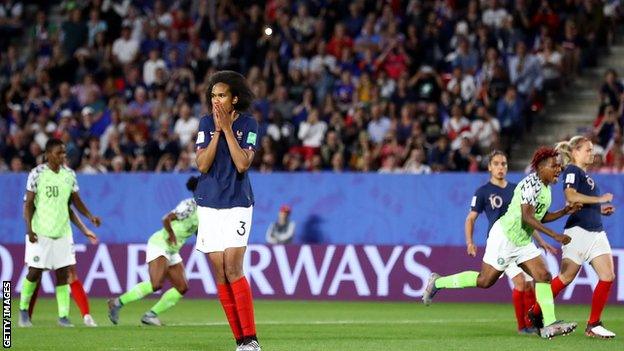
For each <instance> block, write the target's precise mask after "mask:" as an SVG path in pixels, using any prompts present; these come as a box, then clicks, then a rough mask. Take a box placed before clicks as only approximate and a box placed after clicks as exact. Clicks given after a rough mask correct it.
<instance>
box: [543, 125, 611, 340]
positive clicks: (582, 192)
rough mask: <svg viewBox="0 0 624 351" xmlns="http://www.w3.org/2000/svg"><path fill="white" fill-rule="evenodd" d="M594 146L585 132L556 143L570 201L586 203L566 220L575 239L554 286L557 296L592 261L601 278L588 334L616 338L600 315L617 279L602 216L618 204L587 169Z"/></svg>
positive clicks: (565, 251) (566, 251) (567, 229)
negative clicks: (563, 166)
mask: <svg viewBox="0 0 624 351" xmlns="http://www.w3.org/2000/svg"><path fill="white" fill-rule="evenodd" d="M593 148H594V147H593V145H592V142H591V141H590V140H589V139H588V138H586V137H584V136H575V137H573V138H572V139H570V140H569V141H567V142H561V143H559V144H558V145H557V147H556V149H557V150H558V151H559V152H560V153H561V154H562V155H563V156H564V157H563V158H564V165H566V167H565V169H564V171H563V177H562V179H564V183H563V192H564V194H565V198H566V201H568V202H580V203H582V204H584V206H583V208H582V209H581V210H580V211H578V212H577V213H574V214H572V215H571V216H570V217H568V220H567V221H566V224H565V229H564V234H565V235H567V236H569V237H570V238H572V242H570V244H568V245H566V246H564V247H563V249H562V251H563V254H562V262H561V272H560V273H559V276H557V277H555V279H553V280H552V283H551V287H552V293H553V296H557V295H558V294H559V293H560V292H561V291H562V290H563V289H564V288H565V287H566V286H567V285H568V284H570V282H572V280H573V279H574V277H576V275H577V273H578V272H579V270H580V269H581V265H582V264H583V263H584V262H589V263H591V265H592V267H594V270H595V271H596V274H598V278H599V279H600V281H599V282H598V285H596V288H595V289H594V295H593V297H592V305H591V312H590V314H589V320H588V321H587V327H586V328H585V335H587V336H591V337H599V338H614V337H615V333H613V332H612V331H610V330H608V329H606V328H605V327H604V326H603V325H602V321H601V320H600V315H601V314H602V310H603V309H604V307H605V305H606V303H607V299H608V298H609V290H610V289H611V285H612V283H613V280H614V279H615V272H614V269H613V256H612V254H611V245H609V240H608V239H607V234H606V233H605V231H604V228H603V226H602V217H601V216H610V215H612V214H613V212H614V211H615V207H614V206H613V205H611V204H609V203H610V202H611V201H613V194H610V193H605V194H602V195H600V189H599V188H598V185H597V184H596V182H595V181H594V180H593V178H591V177H590V176H589V175H588V174H587V173H586V172H587V167H589V166H590V165H591V164H592V163H593V162H594V160H593V159H594V154H593ZM533 312H534V313H539V306H535V308H534V309H533Z"/></svg>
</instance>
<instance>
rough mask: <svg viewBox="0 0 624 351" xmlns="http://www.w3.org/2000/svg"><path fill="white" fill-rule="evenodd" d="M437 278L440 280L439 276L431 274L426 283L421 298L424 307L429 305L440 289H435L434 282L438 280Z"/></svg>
mask: <svg viewBox="0 0 624 351" xmlns="http://www.w3.org/2000/svg"><path fill="white" fill-rule="evenodd" d="M438 278H440V275H439V274H438V273H431V275H430V276H429V280H428V281H427V287H426V288H425V292H424V293H423V296H422V302H423V303H424V304H425V306H429V305H431V300H432V299H433V297H434V296H435V294H437V293H438V291H440V289H438V288H436V287H435V282H436V280H438Z"/></svg>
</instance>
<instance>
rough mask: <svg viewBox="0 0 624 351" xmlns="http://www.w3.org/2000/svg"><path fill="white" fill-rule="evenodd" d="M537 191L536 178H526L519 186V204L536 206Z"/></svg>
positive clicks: (538, 186)
mask: <svg viewBox="0 0 624 351" xmlns="http://www.w3.org/2000/svg"><path fill="white" fill-rule="evenodd" d="M539 191H540V184H539V180H538V179H534V178H530V179H526V181H524V182H522V186H521V187H520V204H521V205H531V206H533V207H537V197H538V195H539Z"/></svg>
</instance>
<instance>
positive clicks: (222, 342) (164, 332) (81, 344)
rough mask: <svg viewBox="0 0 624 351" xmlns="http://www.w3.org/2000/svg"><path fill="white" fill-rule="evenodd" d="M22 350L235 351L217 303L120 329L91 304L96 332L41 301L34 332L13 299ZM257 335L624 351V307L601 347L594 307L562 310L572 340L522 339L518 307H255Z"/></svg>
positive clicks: (301, 341)
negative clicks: (572, 325)
mask: <svg viewBox="0 0 624 351" xmlns="http://www.w3.org/2000/svg"><path fill="white" fill-rule="evenodd" d="M13 300H14V301H13V302H14V305H13V307H14V308H13V317H14V318H13V322H14V324H13V339H12V341H13V347H12V348H13V349H15V350H61V349H62V350H88V351H94V350H215V351H216V350H227V351H233V350H234V349H235V345H234V342H233V340H232V338H231V333H230V330H229V327H228V325H227V322H226V321H225V317H224V315H223V311H222V310H221V306H220V305H219V303H218V302H217V301H215V300H191V299H188V300H182V301H181V302H180V303H179V304H178V305H177V306H175V307H174V308H173V309H172V310H170V311H168V312H167V313H165V314H163V315H162V316H161V320H162V321H163V322H164V323H166V324H167V326H166V327H162V328H158V327H146V326H141V325H140V322H139V320H140V317H141V315H142V314H143V312H145V311H146V310H147V309H149V307H150V306H151V305H152V304H153V303H154V302H155V300H150V299H146V300H143V301H139V302H136V303H133V304H129V305H128V306H125V307H124V309H123V310H122V312H121V321H120V325H118V326H113V325H111V323H110V321H109V320H108V317H107V311H106V306H105V305H106V302H105V300H103V299H91V308H92V315H93V316H94V318H95V319H96V321H97V322H98V323H99V325H100V327H98V328H86V327H84V326H82V320H81V319H80V316H79V314H78V311H77V308H76V307H75V306H74V305H72V313H71V316H70V317H71V319H72V321H73V322H74V323H75V324H76V325H77V327H76V328H71V329H62V328H60V327H57V326H56V324H55V323H56V303H55V301H54V300H53V299H41V300H40V301H38V304H37V309H36V311H35V316H34V318H33V324H34V327H33V328H30V329H23V328H18V327H17V326H16V321H17V306H16V304H15V303H16V302H17V301H16V300H17V298H14V299H13ZM255 305H256V321H257V325H258V336H259V338H260V341H261V344H262V347H263V350H264V351H278V350H283V351H292V350H298V351H299V350H315V351H316V350H318V351H321V350H323V351H324V350H340V351H343V350H384V351H398V350H437V351H439V350H504V351H510V350H523V351H526V350H533V349H537V350H565V351H571V350H592V351H594V350H624V342H623V341H622V340H623V338H624V306H615V305H610V306H607V308H606V310H605V312H604V315H603V320H604V321H605V325H606V326H607V327H608V328H609V329H611V330H613V331H614V332H615V333H616V334H619V335H620V336H618V338H616V339H613V340H596V339H591V338H587V337H585V336H584V334H583V330H584V327H585V321H586V319H587V315H588V313H589V306H588V305H580V306H576V305H559V306H557V311H558V318H561V319H565V320H570V321H577V322H578V323H579V330H577V331H576V332H575V333H574V334H572V335H569V336H566V337H559V338H555V339H553V340H541V339H539V338H537V337H536V336H519V335H517V334H516V331H515V330H516V328H515V320H514V317H513V308H512V306H511V304H509V305H503V304H453V303H437V304H434V305H432V306H431V307H424V306H422V305H421V304H419V303H394V302H366V303H363V302H308V301H296V302H292V301H260V300H259V301H256V303H255Z"/></svg>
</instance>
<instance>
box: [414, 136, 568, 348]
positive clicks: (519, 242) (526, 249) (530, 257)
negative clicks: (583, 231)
mask: <svg viewBox="0 0 624 351" xmlns="http://www.w3.org/2000/svg"><path fill="white" fill-rule="evenodd" d="M558 156H559V155H558V153H557V151H556V150H555V149H553V148H548V147H541V148H539V149H538V150H537V151H535V154H534V155H533V159H532V161H531V167H532V169H533V171H534V172H533V173H531V174H529V175H528V176H527V177H525V178H524V179H523V180H522V181H521V182H520V183H519V184H518V185H517V186H516V188H515V190H514V194H513V197H512V200H511V203H510V204H509V207H508V209H507V212H505V214H504V215H503V216H502V217H501V218H499V219H498V220H497V221H496V222H495V223H494V225H493V226H492V229H490V233H489V237H488V239H487V244H486V248H485V254H484V255H483V264H482V266H481V272H475V271H465V272H461V273H457V274H454V275H451V276H446V277H441V276H439V275H438V274H436V273H432V274H431V277H430V278H429V281H428V282H427V286H426V288H425V292H424V294H423V298H422V300H423V303H425V304H426V305H429V304H430V303H431V300H432V298H433V297H434V296H435V294H436V293H437V292H438V291H439V290H441V289H445V288H446V289H458V288H459V289H461V288H468V287H479V288H483V289H487V288H489V287H491V286H492V285H494V283H496V281H497V280H498V278H499V277H500V276H501V274H503V272H504V271H505V269H507V267H508V266H509V264H510V263H512V262H513V263H516V264H517V265H519V266H520V267H521V268H522V269H523V270H524V271H525V272H527V273H529V275H531V277H533V279H534V280H535V282H536V283H535V295H536V297H537V301H538V303H539V304H540V305H541V306H542V308H543V310H544V311H543V312H544V325H545V326H544V327H543V328H542V329H541V330H540V336H541V337H543V338H552V337H555V336H558V335H565V334H568V333H570V332H572V331H573V330H574V329H575V328H576V323H566V322H563V321H557V320H556V318H555V305H554V303H553V297H552V291H551V289H550V278H551V277H550V274H549V273H548V270H547V269H546V264H545V262H544V260H543V258H542V257H541V252H540V250H538V249H537V247H536V246H535V244H533V242H532V241H531V235H532V233H533V231H534V230H539V231H541V232H542V233H544V234H546V235H548V236H550V237H552V238H554V239H555V240H557V241H558V242H560V243H562V244H564V245H565V244H567V243H569V242H570V237H569V236H567V235H561V234H557V233H555V232H554V231H552V230H551V229H549V228H547V227H545V226H544V225H543V224H542V222H544V223H546V222H551V221H554V220H557V219H559V218H561V217H563V216H564V215H566V214H569V213H573V212H576V211H577V210H578V209H579V205H578V204H572V205H568V206H566V207H565V208H563V209H561V210H559V211H557V212H552V213H551V212H548V208H549V207H550V204H551V193H550V184H553V183H555V182H556V181H557V177H558V176H559V173H560V172H561V163H560V162H559V161H558Z"/></svg>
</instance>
